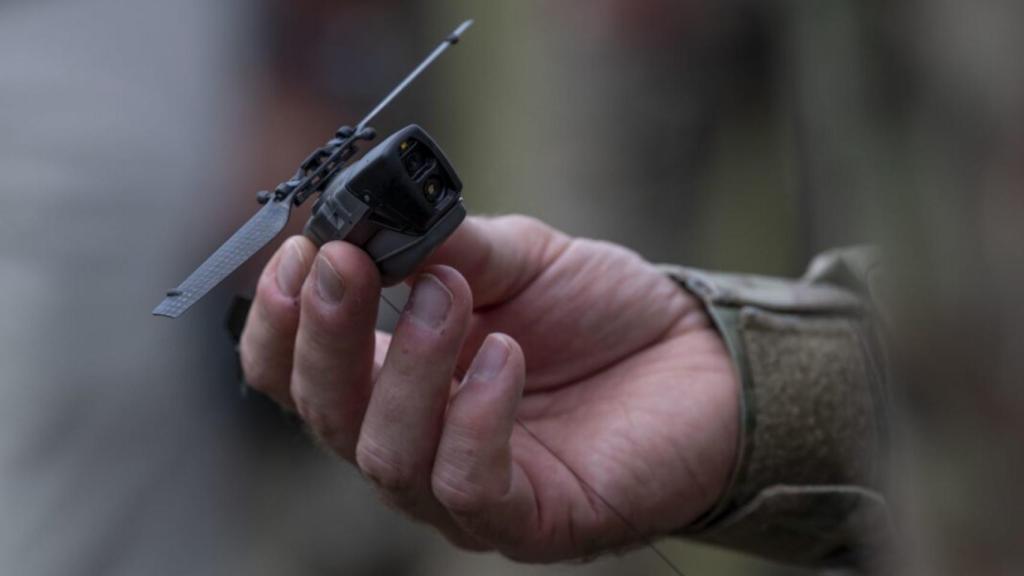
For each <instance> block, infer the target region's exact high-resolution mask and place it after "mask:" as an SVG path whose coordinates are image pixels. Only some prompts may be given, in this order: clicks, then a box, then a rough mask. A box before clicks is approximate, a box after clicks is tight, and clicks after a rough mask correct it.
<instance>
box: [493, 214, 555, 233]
mask: <svg viewBox="0 0 1024 576" xmlns="http://www.w3.org/2000/svg"><path fill="white" fill-rule="evenodd" d="M496 221H497V222H499V223H501V224H503V225H505V226H508V227H509V228H511V229H513V230H516V231H518V232H520V233H523V234H546V233H550V232H551V231H552V228H551V227H550V226H548V225H547V224H546V223H545V222H544V221H543V220H540V219H539V218H535V217H533V216H527V215H525V214H508V215H506V216H499V217H498V218H496Z"/></svg>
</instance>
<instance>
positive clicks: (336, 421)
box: [292, 390, 345, 450]
mask: <svg viewBox="0 0 1024 576" xmlns="http://www.w3.org/2000/svg"><path fill="white" fill-rule="evenodd" d="M292 398H293V400H294V402H295V410H296V412H298V413H299V416H300V417H301V418H302V421H303V422H305V423H306V426H308V427H309V430H310V431H311V432H312V433H313V434H314V435H315V436H316V437H317V438H319V439H320V440H322V441H323V442H324V443H326V444H327V446H328V447H330V448H331V449H334V450H338V449H340V447H341V444H342V438H343V437H344V434H345V426H344V418H343V417H342V416H341V415H340V414H338V413H336V412H335V411H333V410H329V409H326V408H324V406H322V405H321V404H320V403H319V402H316V401H314V400H311V399H310V398H309V397H308V396H307V395H305V394H302V393H301V392H298V391H297V390H292Z"/></svg>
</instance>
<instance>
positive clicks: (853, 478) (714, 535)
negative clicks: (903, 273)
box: [664, 249, 889, 566]
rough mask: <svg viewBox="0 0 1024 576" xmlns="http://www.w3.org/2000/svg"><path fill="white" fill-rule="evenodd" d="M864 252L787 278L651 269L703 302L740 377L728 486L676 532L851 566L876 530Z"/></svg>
mask: <svg viewBox="0 0 1024 576" xmlns="http://www.w3.org/2000/svg"><path fill="white" fill-rule="evenodd" d="M876 262H877V258H875V257H874V255H873V254H872V253H871V252H870V251H869V250H866V249H853V250H843V251H834V252H829V253H826V254H823V255H822V256H819V257H818V258H816V259H815V260H814V262H812V264H811V266H810V267H809V269H808V272H807V274H806V275H805V276H804V277H803V278H801V279H799V280H786V279H778V278H769V277H763V276H752V275H737V274H724V273H717V272H706V271H700V270H694V269H690V268H683V267H676V266H666V267H664V269H665V271H666V272H667V273H669V274H670V275H671V276H672V277H673V278H675V279H676V280H677V281H678V282H679V283H680V285H681V286H682V287H684V288H685V289H687V290H689V291H690V292H692V293H693V294H695V295H696V296H697V297H699V298H700V299H701V300H702V301H703V303H704V305H705V306H706V308H707V311H708V313H709V315H710V317H711V318H712V320H713V322H714V323H715V325H716V326H717V328H718V330H719V332H720V333H721V335H722V337H723V339H724V341H725V342H726V345H727V347H728V349H729V352H730V354H731V356H732V359H733V362H734V365H735V367H736V371H737V373H738V375H739V377H740V380H741V382H742V388H741V389H742V393H741V397H740V399H739V401H740V405H741V410H740V413H741V418H742V422H741V435H740V446H739V449H738V450H737V454H738V460H737V462H736V465H735V467H734V470H733V474H732V478H731V480H730V485H729V487H728V488H727V489H726V492H725V493H724V494H723V496H722V498H721V500H720V501H719V502H718V504H717V505H716V506H715V507H713V508H712V509H711V510H710V511H709V512H708V513H706V514H705V515H704V516H703V517H702V518H701V519H699V520H698V521H697V522H696V523H695V524H694V525H692V526H690V527H689V528H687V529H686V530H684V535H685V536H687V537H689V538H692V539H695V540H700V541H704V542H709V543H714V544H718V545H722V546H725V547H729V548H733V549H736V550H740V551H745V552H750V553H753V554H757V555H761V556H764V557H768V558H772V559H775V560H780V561H783V562H787V563H794V564H804V565H812V566H855V565H858V564H861V563H863V562H864V561H866V558H868V557H869V556H871V554H870V552H872V551H874V550H875V549H876V548H878V547H879V546H881V543H882V542H884V541H886V540H887V539H888V532H889V521H888V513H887V510H886V506H885V501H884V498H883V496H882V494H881V492H880V491H879V490H878V487H879V486H880V472H881V470H880V455H881V453H882V448H883V446H884V444H885V422H886V418H885V406H886V401H885V398H886V394H885V391H884V388H883V386H884V378H883V363H882V362H881V354H880V352H879V350H881V347H880V346H879V345H878V341H877V339H878V334H879V333H880V332H879V330H878V320H877V319H878V314H877V312H876V311H875V308H874V306H873V305H872V301H873V299H872V289H871V286H872V284H873V277H874V271H875V270H876V269H877V266H876Z"/></svg>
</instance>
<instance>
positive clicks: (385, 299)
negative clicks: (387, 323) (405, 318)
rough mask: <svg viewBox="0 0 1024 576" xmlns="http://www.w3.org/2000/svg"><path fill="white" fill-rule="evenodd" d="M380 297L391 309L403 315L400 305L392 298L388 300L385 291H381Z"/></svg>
mask: <svg viewBox="0 0 1024 576" xmlns="http://www.w3.org/2000/svg"><path fill="white" fill-rule="evenodd" d="M380 299H381V300H383V301H384V302H385V303H386V304H387V305H388V306H390V307H391V309H392V310H394V311H395V314H398V315H399V316H401V315H402V311H401V310H400V309H399V308H398V306H396V305H395V303H394V302H392V301H391V300H388V297H387V296H385V295H384V293H383V292H381V293H380Z"/></svg>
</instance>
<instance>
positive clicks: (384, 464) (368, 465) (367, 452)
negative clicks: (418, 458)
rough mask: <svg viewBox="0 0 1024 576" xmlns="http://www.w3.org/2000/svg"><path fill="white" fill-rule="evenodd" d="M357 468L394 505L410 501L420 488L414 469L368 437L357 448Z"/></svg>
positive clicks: (361, 439)
mask: <svg viewBox="0 0 1024 576" xmlns="http://www.w3.org/2000/svg"><path fill="white" fill-rule="evenodd" d="M356 466H358V467H359V469H360V470H361V471H362V472H363V474H364V475H365V476H366V477H367V478H369V479H370V481H372V482H373V483H374V484H376V485H377V486H378V487H379V488H381V489H382V490H384V491H385V492H386V493H387V494H388V495H389V497H390V498H389V499H391V500H392V501H393V502H394V503H398V504H401V503H402V502H404V501H408V500H410V499H411V498H410V497H411V495H412V494H414V493H415V492H417V488H418V487H419V481H418V474H417V473H416V471H415V468H414V467H412V466H409V465H408V464H406V463H403V462H401V460H400V459H399V458H398V457H396V455H395V454H394V453H393V452H392V451H390V450H388V449H386V448H383V447H382V446H381V445H380V444H379V443H377V442H374V441H371V440H367V439H366V437H363V438H360V440H359V444H358V445H357V446H356Z"/></svg>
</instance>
